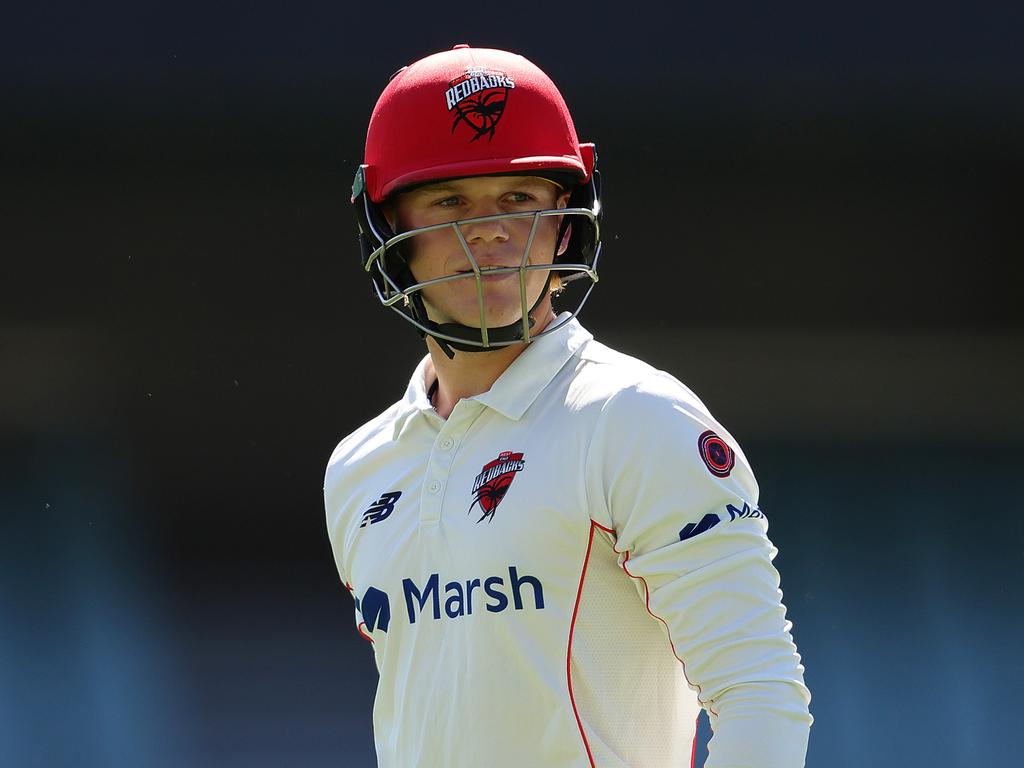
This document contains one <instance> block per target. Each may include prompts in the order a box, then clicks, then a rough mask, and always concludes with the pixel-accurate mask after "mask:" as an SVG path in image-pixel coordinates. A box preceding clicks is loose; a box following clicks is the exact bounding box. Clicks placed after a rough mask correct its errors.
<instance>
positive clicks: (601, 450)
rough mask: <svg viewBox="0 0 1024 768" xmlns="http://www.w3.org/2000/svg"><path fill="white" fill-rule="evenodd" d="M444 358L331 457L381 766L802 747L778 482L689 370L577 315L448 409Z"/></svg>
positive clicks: (757, 755) (737, 755)
mask: <svg viewBox="0 0 1024 768" xmlns="http://www.w3.org/2000/svg"><path fill="white" fill-rule="evenodd" d="M425 364H426V358H424V361H423V362H421V363H420V365H419V367H418V368H417V369H416V372H415V373H414V374H413V377H412V381H411V382H410V384H409V388H408V390H407V391H406V393H405V397H404V398H402V400H400V401H399V402H397V403H395V404H394V405H393V406H392V407H391V408H389V409H388V410H387V411H385V412H384V413H383V414H381V415H380V416H378V417H377V418H375V419H374V420H372V421H370V422H369V423H367V424H365V425H364V426H363V427H361V428H360V429H358V430H356V431H355V432H353V433H352V434H351V435H349V436H348V437H347V438H345V439H344V440H343V441H342V442H341V444H340V445H339V446H338V448H337V449H336V450H335V451H334V454H333V455H332V457H331V460H330V463H329V465H328V467H327V474H326V478H325V487H324V495H325V502H326V510H327V525H328V532H329V535H330V539H331V546H332V548H333V550H334V556H335V560H336V563H337V566H338V571H339V573H340V574H341V578H342V580H343V581H344V582H345V585H346V586H347V587H348V588H349V589H350V590H351V591H352V594H353V597H354V598H355V600H356V623H357V626H358V629H359V631H360V633H361V634H362V635H363V636H364V637H365V638H366V639H367V640H369V641H370V643H372V645H373V653H374V658H375V660H376V663H377V669H378V671H379V673H380V680H379V683H378V687H377V696H376V701H375V704H374V711H373V722H374V736H375V741H376V749H377V758H378V762H379V766H380V768H414V767H415V768H433V767H435V766H436V767H437V768H463V767H464V768H485V767H486V768H506V767H507V768H524V767H528V768H542V767H543V768H585V767H586V766H597V767H599V768H627V766H628V768H667V767H668V766H673V767H674V766H689V765H690V764H691V761H692V755H693V747H694V743H695V718H696V715H697V713H698V711H699V707H701V706H703V707H704V708H705V709H707V710H708V712H709V716H710V719H711V723H712V727H713V728H714V731H715V735H714V737H713V739H712V741H711V745H710V756H709V758H708V762H707V764H706V765H707V766H708V767H709V768H712V767H713V768H739V767H740V766H744V767H749V768H753V767H754V766H756V767H757V768H782V767H783V766H785V768H795V767H797V766H802V765H803V764H804V755H805V752H806V746H807V736H808V729H809V727H810V722H811V718H810V715H809V713H808V709H807V706H808V702H809V700H810V694H809V693H808V691H807V689H806V687H805V686H804V683H803V667H802V666H801V665H800V657H799V655H798V654H797V652H796V647H795V646H794V644H793V641H792V637H791V636H790V633H789V629H790V624H789V622H788V621H786V618H785V608H784V606H783V605H782V603H781V597H782V594H781V592H780V591H779V576H778V573H777V572H776V570H775V568H774V567H773V566H772V562H771V561H772V559H773V558H774V556H775V554H776V550H775V548H774V547H773V546H772V544H771V542H770V541H769V540H768V537H767V528H768V524H767V521H766V519H765V517H764V515H763V514H762V513H761V511H760V509H759V508H758V506H757V500H758V499H757V496H758V490H757V484H756V482H755V480H754V477H753V475H752V473H751V471H750V468H749V466H748V465H747V461H746V459H745V457H744V456H743V454H742V452H741V451H740V449H739V446H738V445H737V444H736V442H735V440H733V438H732V437H731V436H730V435H729V433H728V432H726V431H725V430H724V429H723V428H722V427H721V425H719V424H718V423H717V422H716V421H715V420H714V419H713V418H712V417H711V415H710V414H709V413H708V411H707V409H706V408H705V407H704V405H703V404H702V403H701V402H700V400H698V399H697V397H696V396H695V395H694V394H693V393H692V392H690V390H688V389H687V388H686V387H685V386H683V385H682V384H680V383H679V382H678V381H677V380H676V379H674V378H672V377H671V376H669V375H668V374H666V373H663V372H661V371H658V370H655V369H654V368H652V367H651V366H649V365H646V364H645V363H643V362H640V361H639V360H636V359H634V358H631V357H628V356H626V355H623V354H620V353H618V352H615V351H613V350H611V349H609V348H608V347H606V346H604V345H602V344H600V343H598V342H596V341H594V340H593V338H592V337H591V335H590V334H589V333H587V331H585V330H584V329H583V328H582V327H581V326H580V324H579V323H578V322H577V321H575V320H572V321H570V322H568V323H567V324H566V325H565V326H564V327H562V328H560V329H559V330H557V331H555V332H553V333H552V334H549V335H547V336H543V337H541V338H540V339H538V340H537V341H535V342H533V343H532V344H531V345H530V346H529V348H528V349H526V350H525V351H524V352H523V354H522V355H520V356H519V357H518V358H517V359H516V360H515V362H513V363H512V365H511V366H510V367H509V368H508V370H506V371H505V372H504V373H503V374H502V376H501V377H500V378H499V379H498V380H497V381H496V382H495V384H494V386H493V387H492V388H491V389H490V390H489V391H488V392H486V393H484V394H481V395H478V396H476V397H473V398H470V399H467V400H461V401H459V402H458V404H457V405H456V406H455V409H454V410H453V411H452V413H451V416H450V417H449V418H448V419H447V420H444V419H441V418H440V417H439V416H438V414H437V412H436V411H435V410H434V409H433V407H432V406H431V404H430V401H429V399H428V397H427V390H428V386H429V384H430V383H431V382H426V381H425V380H424V376H425Z"/></svg>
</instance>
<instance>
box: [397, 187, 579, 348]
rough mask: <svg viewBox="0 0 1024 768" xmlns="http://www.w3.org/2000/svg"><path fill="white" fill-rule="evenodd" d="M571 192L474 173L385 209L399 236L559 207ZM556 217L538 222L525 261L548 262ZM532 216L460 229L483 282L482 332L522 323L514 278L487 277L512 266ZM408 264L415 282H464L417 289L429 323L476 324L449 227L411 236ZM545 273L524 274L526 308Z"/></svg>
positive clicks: (476, 310) (474, 303)
mask: <svg viewBox="0 0 1024 768" xmlns="http://www.w3.org/2000/svg"><path fill="white" fill-rule="evenodd" d="M568 198H569V193H568V192H564V191H562V190H561V189H560V188H559V187H558V186H556V185H555V184H553V183H552V182H550V181H547V180H545V179H541V178H538V177H535V176H473V177H467V178H462V179H454V180H451V181H444V182H439V183H437V184H430V185H428V186H423V187H419V188H417V189H414V190H412V191H410V192H406V193H403V194H401V195H399V196H398V198H397V200H396V201H395V203H394V207H393V208H392V210H391V213H392V218H393V219H394V221H393V222H392V223H393V224H394V225H395V226H396V227H397V231H399V232H406V231H409V230H411V229H415V228H418V227H427V226H430V225H433V224H444V223H448V222H453V221H460V220H463V219H472V218H476V217H479V216H490V215H492V214H499V213H522V212H528V211H540V210H545V209H550V208H564V207H565V206H566V203H567V202H568ZM560 219H561V217H557V216H546V217H541V218H540V219H539V221H538V223H537V231H536V234H535V235H534V238H533V243H532V245H531V247H530V253H529V256H528V259H527V263H528V264H550V263H551V262H552V259H553V258H554V254H555V240H556V238H557V236H558V226H559V222H560ZM532 226H533V217H531V216H526V217H523V218H518V219H499V220H497V221H486V222H473V223H467V224H460V225H459V229H460V230H461V232H462V236H463V237H464V238H465V240H466V244H467V245H468V246H469V250H470V252H471V253H472V254H473V259H474V260H475V261H476V263H477V265H478V266H479V268H480V271H481V272H482V273H484V276H483V277H482V283H481V285H482V290H483V304H484V309H485V317H486V320H487V325H488V327H492V328H493V327H498V326H503V325H509V324H511V323H514V322H517V321H519V320H520V319H522V299H521V296H520V290H519V288H520V286H519V273H518V272H507V273H504V274H497V275H487V274H486V272H487V270H489V269H494V268H496V267H518V266H519V265H520V264H521V262H522V259H523V252H524V251H525V250H526V246H527V242H528V241H529V238H530V229H531V228H532ZM406 247H407V250H408V252H409V253H410V254H411V257H410V260H409V267H410V269H411V270H412V273H413V276H414V277H415V278H416V281H417V282H425V281H427V280H433V279H436V278H439V277H446V276H448V275H455V274H464V275H466V277H463V278H460V279H458V280H449V281H447V282H444V283H439V284H437V285H432V286H428V287H426V288H424V289H423V291H422V296H423V300H424V303H425V304H426V307H427V312H428V314H429V315H430V317H431V319H432V320H434V321H435V322H438V323H448V322H455V323H459V324H461V325H466V326H470V327H474V328H477V327H479V326H480V304H479V299H478V295H477V281H476V279H475V277H474V276H473V267H472V265H471V264H470V261H469V259H468V258H467V256H466V252H465V249H464V248H463V246H462V244H461V243H460V242H459V238H458V235H456V233H455V231H454V230H453V229H452V228H448V227H446V228H444V229H440V230H437V231H434V232H427V233H424V234H421V235H416V236H415V237H413V238H411V239H410V240H408V241H406ZM548 274H549V273H548V271H547V270H531V271H528V272H526V297H527V307H532V306H533V304H534V303H535V302H536V301H537V299H538V297H539V296H540V294H541V291H543V290H544V288H545V286H546V285H547V279H548Z"/></svg>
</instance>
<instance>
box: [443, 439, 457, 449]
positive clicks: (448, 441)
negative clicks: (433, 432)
mask: <svg viewBox="0 0 1024 768" xmlns="http://www.w3.org/2000/svg"><path fill="white" fill-rule="evenodd" d="M453 445H455V441H454V440H452V439H451V438H450V437H446V438H445V439H444V440H442V441H441V450H443V451H450V450H451V449H452V446H453Z"/></svg>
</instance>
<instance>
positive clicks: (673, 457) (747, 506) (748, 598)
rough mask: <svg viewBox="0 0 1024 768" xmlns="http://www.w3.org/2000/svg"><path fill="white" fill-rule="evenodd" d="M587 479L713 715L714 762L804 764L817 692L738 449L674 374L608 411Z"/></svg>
mask: <svg viewBox="0 0 1024 768" xmlns="http://www.w3.org/2000/svg"><path fill="white" fill-rule="evenodd" d="M719 439H721V440H722V441H723V442H722V443H719V442H718V440H719ZM726 446H727V448H726ZM587 478H588V481H587V482H588V500H589V503H590V505H591V510H592V516H593V517H594V520H595V521H596V522H598V523H600V524H601V525H603V526H605V527H607V528H610V529H612V530H613V531H614V532H615V533H614V539H615V547H616V549H617V550H618V551H619V552H621V553H622V554H621V555H620V562H621V563H622V565H623V568H624V570H626V572H627V573H628V574H629V575H630V576H632V577H634V578H635V579H636V580H637V582H636V583H637V585H638V588H639V589H640V591H641V593H642V594H644V596H645V599H646V600H647V603H648V607H649V609H650V611H651V613H653V614H654V615H655V616H656V617H658V618H659V619H661V620H662V621H663V622H664V623H665V626H666V628H667V630H668V634H669V639H670V642H671V643H672V645H673V649H674V652H675V654H676V656H677V657H678V658H679V659H680V661H681V663H683V665H684V669H685V673H686V677H687V679H688V680H689V682H690V685H691V687H693V688H694V689H695V691H696V692H697V696H698V699H699V700H700V703H701V705H702V706H703V707H704V708H705V709H706V710H707V711H708V713H709V717H710V720H711V724H712V727H713V729H714V737H713V738H712V741H711V744H710V746H709V757H708V761H707V768H755V766H756V768H798V767H799V766H803V765H804V758H805V754H806V750H807V738H808V732H809V728H810V724H811V716H810V713H809V711H808V704H809V701H810V693H809V692H808V690H807V688H806V687H805V685H804V682H803V667H802V666H801V664H800V656H799V655H798V654H797V651H796V646H795V645H794V643H793V639H792V637H791V635H790V632H789V630H790V626H791V625H790V623H789V622H788V621H786V617H785V607H784V606H783V605H782V593H781V592H780V591H779V574H778V572H777V571H776V570H775V568H774V566H773V565H772V559H773V558H774V557H775V555H776V553H777V550H776V549H775V548H774V546H773V545H772V543H771V542H770V541H769V540H768V536H767V528H768V524H767V520H766V518H765V517H764V516H763V514H762V513H761V512H760V510H759V509H758V507H757V500H758V498H757V497H758V489H757V483H756V482H755V480H754V477H753V474H752V473H751V471H750V468H749V466H748V465H747V462H746V459H745V457H744V456H743V454H742V452H740V451H739V448H738V446H736V444H735V442H734V441H733V440H732V438H731V437H730V436H729V435H728V434H727V433H726V432H725V431H724V430H723V429H722V428H721V427H720V426H719V425H718V424H717V423H716V422H714V420H713V419H712V418H711V417H710V416H709V415H708V414H707V413H706V411H705V410H704V409H703V406H702V405H701V404H700V403H699V401H697V400H696V398H693V397H692V395H691V394H690V393H689V392H688V391H687V390H685V388H683V387H682V386H681V385H679V384H678V382H675V381H674V380H672V379H671V378H670V377H665V378H664V380H658V381H654V382H651V383H649V384H647V385H643V386H637V387H633V388H630V389H627V390H625V391H623V392H620V393H619V394H617V395H616V396H615V397H614V398H612V400H611V401H609V402H608V403H607V404H606V406H605V410H604V413H603V414H602V417H601V421H600V424H599V426H598V428H597V430H596V432H595V435H594V438H593V442H592V446H591V450H590V454H589V456H588V467H587Z"/></svg>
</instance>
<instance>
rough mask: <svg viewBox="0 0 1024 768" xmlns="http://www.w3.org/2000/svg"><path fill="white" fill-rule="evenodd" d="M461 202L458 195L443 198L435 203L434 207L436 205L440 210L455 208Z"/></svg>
mask: <svg viewBox="0 0 1024 768" xmlns="http://www.w3.org/2000/svg"><path fill="white" fill-rule="evenodd" d="M460 202H461V201H460V200H459V198H458V195H451V196H450V197H444V198H441V199H440V200H437V201H435V202H434V205H436V206H437V207H438V208H454V207H455V206H457V205H458V204H459V203H460Z"/></svg>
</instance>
